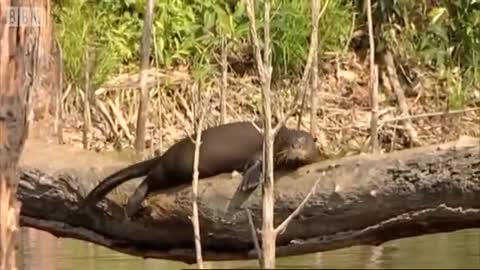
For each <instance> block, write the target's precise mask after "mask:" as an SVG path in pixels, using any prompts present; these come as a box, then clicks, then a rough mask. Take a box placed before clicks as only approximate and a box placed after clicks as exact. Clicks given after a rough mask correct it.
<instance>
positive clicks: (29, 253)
mask: <svg viewBox="0 0 480 270" xmlns="http://www.w3.org/2000/svg"><path fill="white" fill-rule="evenodd" d="M21 241H22V249H21V250H20V251H19V253H18V255H19V258H18V260H19V263H18V265H19V270H110V269H115V270H127V269H138V270H153V269H182V268H183V269H185V268H195V265H187V264H184V263H179V262H174V261H166V260H154V259H142V258H139V257H132V256H128V255H125V254H122V253H119V252H115V251H112V250H110V249H107V248H104V247H101V246H97V245H94V244H91V243H87V242H83V241H78V240H73V239H65V238H56V237H54V236H52V235H51V234H48V233H46V232H42V231H38V230H34V229H30V228H22V234H21ZM206 267H207V268H237V269H245V268H258V263H257V261H255V260H250V261H231V262H230V261H228V262H207V263H206ZM277 267H278V268H317V269H318V268H322V269H325V268H330V269H331V268H335V269H354V268H357V269H398V268H403V269H406V268H410V269H422V268H430V269H432V268H435V269H478V268H479V267H480V230H464V231H458V232H454V233H448V234H435V235H428V236H421V237H413V238H406V239H401V240H397V241H392V242H389V243H385V244H384V245H382V246H378V247H370V246H356V247H351V248H345V249H340V250H335V251H329V252H324V253H315V254H309V255H303V256H293V257H287V258H279V259H278V261H277Z"/></svg>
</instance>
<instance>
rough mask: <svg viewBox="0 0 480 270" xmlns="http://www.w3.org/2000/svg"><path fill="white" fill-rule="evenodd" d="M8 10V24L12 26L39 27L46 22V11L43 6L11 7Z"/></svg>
mask: <svg viewBox="0 0 480 270" xmlns="http://www.w3.org/2000/svg"><path fill="white" fill-rule="evenodd" d="M6 12H7V16H6V17H7V25H9V26H10V27H19V26H30V27H39V26H40V25H42V23H43V22H44V12H43V9H42V8H36V7H9V8H7V10H6Z"/></svg>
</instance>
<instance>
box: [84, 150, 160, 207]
mask: <svg viewBox="0 0 480 270" xmlns="http://www.w3.org/2000/svg"><path fill="white" fill-rule="evenodd" d="M160 158H161V156H158V157H155V158H152V159H149V160H144V161H141V162H138V163H135V164H132V165H130V166H128V167H126V168H123V169H121V170H119V171H117V172H115V173H113V174H111V175H109V176H108V177H107V178H105V179H104V180H103V181H102V182H100V183H99V184H98V185H97V186H96V187H95V188H94V189H93V190H92V191H90V193H89V194H88V195H87V196H86V197H85V198H84V200H83V203H82V204H81V207H80V209H83V208H85V207H86V206H89V205H93V204H95V203H96V202H97V201H99V200H100V199H101V198H102V197H104V196H105V195H107V194H108V193H109V192H110V191H111V190H112V189H114V188H116V187H117V186H119V185H121V184H123V183H125V182H126V181H128V180H130V179H133V178H137V177H141V176H144V175H147V174H148V173H149V172H150V171H151V169H152V167H154V166H155V165H156V164H158V163H159V161H160Z"/></svg>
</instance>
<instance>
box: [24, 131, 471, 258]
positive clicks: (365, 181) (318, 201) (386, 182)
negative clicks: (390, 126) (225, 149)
mask: <svg viewBox="0 0 480 270" xmlns="http://www.w3.org/2000/svg"><path fill="white" fill-rule="evenodd" d="M479 153H480V140H479V139H471V140H467V139H465V140H459V141H456V142H451V143H448V144H444V145H434V146H429V147H422V148H418V149H410V150H405V151H399V152H395V153H391V154H381V155H379V154H365V155H358V156H352V157H348V158H343V159H338V160H327V161H323V162H319V163H315V164H311V165H307V166H304V167H302V168H299V169H298V170H296V171H293V172H281V171H275V192H274V193H275V195H274V196H275V207H274V210H275V211H274V217H273V220H274V221H275V222H274V223H275V224H274V225H275V226H278V224H279V223H281V222H282V221H283V220H285V218H286V217H288V216H289V215H290V214H291V213H292V212H293V211H294V210H295V209H296V208H297V206H298V205H299V204H300V203H301V202H302V201H303V200H304V198H305V196H306V195H307V194H308V193H309V192H310V190H311V188H312V186H313V184H314V183H315V182H316V181H317V179H319V178H320V179H321V180H320V182H319V183H318V185H317V188H316V191H315V193H314V194H313V195H312V196H311V197H310V199H309V200H308V201H307V203H306V205H305V207H304V208H303V210H302V212H301V213H300V215H299V216H298V217H297V218H295V219H293V220H292V222H291V223H290V224H289V226H288V227H287V229H286V231H285V232H284V233H283V234H279V235H278V238H277V242H276V247H275V253H276V255H277V256H279V257H281V256H290V255H300V254H306V253H312V252H319V251H327V250H334V249H339V248H344V247H350V246H355V245H378V244H381V243H383V242H386V241H389V240H393V239H398V238H404V237H409V236H417V235H422V234H429V233H436V232H450V231H455V230H460V229H465V228H479V227H480V154H479ZM47 155H48V158H43V159H39V158H38V157H39V156H47ZM21 162H22V163H21V164H22V171H21V180H20V186H19V190H18V197H19V199H20V200H21V201H22V209H21V211H22V212H21V219H20V222H21V225H23V226H29V227H35V228H38V229H41V230H45V231H49V232H51V233H53V234H54V235H57V236H60V237H70V238H76V239H82V240H86V241H89V242H93V243H96V244H99V245H102V246H106V247H109V248H111V249H114V250H117V251H120V252H125V253H128V254H133V255H137V256H144V257H153V258H163V259H171V260H180V261H185V262H189V263H195V244H194V237H193V231H192V225H191V220H190V216H191V214H192V188H191V185H189V184H186V185H184V186H181V187H178V188H174V189H172V190H166V191H162V192H159V193H157V194H153V195H152V196H150V197H149V198H148V199H147V200H146V201H145V202H144V206H145V207H144V208H143V209H141V210H140V212H139V215H138V216H136V217H134V218H133V220H124V219H123V210H122V209H121V205H123V202H124V201H125V198H126V197H127V196H128V195H129V194H131V192H132V191H133V190H134V188H135V187H136V186H137V185H138V183H139V182H138V181H129V182H127V183H125V184H123V185H122V186H120V187H118V188H117V190H115V191H113V192H112V194H109V195H108V198H109V199H106V200H103V201H102V202H100V203H99V204H98V206H97V207H95V208H94V209H92V211H90V213H87V214H86V213H83V214H78V213H75V210H76V209H77V207H78V205H79V203H80V202H81V201H82V199H83V197H84V196H85V194H87V193H88V191H89V190H91V189H92V188H93V185H95V184H96V182H97V181H98V180H101V179H102V178H103V177H105V176H106V175H108V174H110V173H112V172H113V171H114V170H118V169H120V168H122V167H123V166H125V165H127V163H120V162H119V161H116V162H117V163H116V164H115V163H114V162H115V161H114V160H111V159H109V158H108V157H107V156H102V155H100V154H97V153H92V152H86V151H83V150H82V149H80V148H73V149H72V148H69V147H68V146H66V145H55V144H52V145H45V144H41V143H36V142H35V140H31V139H30V140H29V141H28V142H27V146H26V148H25V151H24V154H23V155H22V161H21ZM104 164H113V165H112V166H110V167H108V168H107V167H106V166H105V165H104ZM40 170H41V171H40ZM92 180H94V181H93V182H92ZM240 181H241V177H240V176H235V175H232V174H231V173H226V174H221V175H217V176H214V177H211V178H206V179H200V180H199V185H198V195H199V197H198V212H199V221H200V226H201V227H202V230H201V241H202V255H203V259H204V260H207V261H211V260H233V259H253V258H256V251H255V246H254V243H253V241H252V232H251V229H250V228H251V226H250V223H249V219H248V216H247V214H246V211H243V210H240V211H232V212H227V211H226V209H227V207H228V205H229V203H230V201H231V200H232V199H231V198H232V197H235V196H236V195H237V194H235V192H236V190H237V187H238V185H239V183H240ZM261 193H262V190H261V188H260V187H259V188H258V189H257V190H255V191H254V192H253V193H252V194H251V195H250V197H249V198H248V199H247V200H246V201H245V202H244V206H246V207H248V208H249V209H250V210H251V213H252V220H253V223H254V224H255V227H257V228H258V227H260V226H261V224H262V198H261ZM116 202H121V203H116ZM260 244H261V243H260Z"/></svg>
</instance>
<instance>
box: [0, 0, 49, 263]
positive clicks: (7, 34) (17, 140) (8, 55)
mask: <svg viewBox="0 0 480 270" xmlns="http://www.w3.org/2000/svg"><path fill="white" fill-rule="evenodd" d="M13 4H15V6H13ZM43 4H45V1H43V2H42V3H40V5H38V7H39V8H45V5H43ZM18 7H22V8H24V9H23V11H25V10H26V9H25V8H31V7H32V3H31V2H29V1H9V0H0V45H1V46H0V236H1V238H0V269H2V270H3V269H5V270H9V269H16V263H15V260H16V257H15V256H16V248H17V247H18V245H17V233H18V231H17V227H18V226H17V225H18V214H19V212H20V205H19V203H18V202H17V200H16V199H15V196H14V194H15V193H16V190H17V184H18V177H17V165H18V162H19V159H20V155H21V154H22V151H23V146H24V143H25V140H26V138H27V135H28V120H27V117H28V112H29V110H28V109H29V108H28V104H29V102H30V97H31V89H32V88H34V87H35V84H36V77H35V74H36V73H37V71H38V70H37V59H38V49H37V48H38V46H39V45H38V44H39V37H40V36H41V34H42V32H41V30H42V29H43V25H42V22H41V21H36V22H37V23H40V24H39V25H35V26H32V25H29V23H31V21H28V22H27V21H23V20H17V19H18V18H27V19H30V18H32V17H30V16H28V15H27V17H14V16H13V15H15V14H18V12H15V11H18V10H19V9H18ZM37 11H38V10H36V11H35V12H37ZM43 11H44V10H43ZM37 15H39V14H38V13H37Z"/></svg>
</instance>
